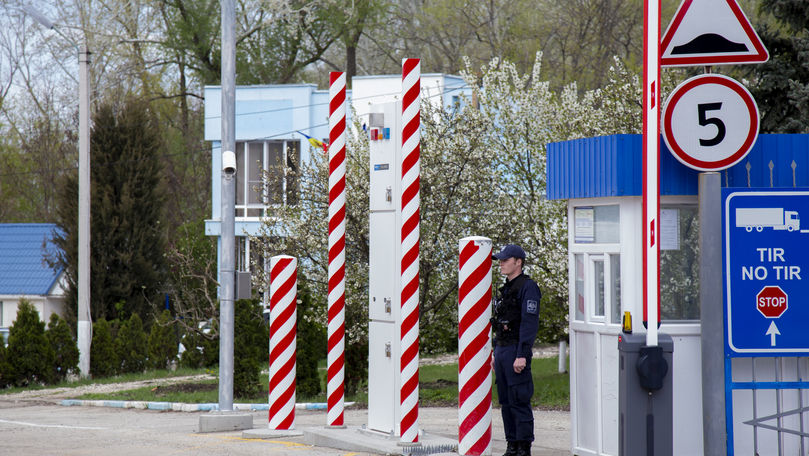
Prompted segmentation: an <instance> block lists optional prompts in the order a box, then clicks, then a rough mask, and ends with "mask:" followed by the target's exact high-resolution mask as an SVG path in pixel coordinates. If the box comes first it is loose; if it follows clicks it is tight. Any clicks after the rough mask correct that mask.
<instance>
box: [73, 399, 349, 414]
mask: <svg viewBox="0 0 809 456" xmlns="http://www.w3.org/2000/svg"><path fill="white" fill-rule="evenodd" d="M353 404H354V403H353V402H346V403H345V405H346V406H348V405H353ZM60 405H62V406H64V407H76V406H78V407H111V408H124V409H138V410H160V411H172V412H217V411H219V404H212V403H206V404H186V403H183V402H147V401H104V400H83V399H65V400H63V401H62V402H61V403H60ZM326 408H327V405H326V403H324V402H303V403H298V404H295V409H296V410H326ZM269 409H270V406H269V404H233V410H234V411H242V412H256V411H265V410H269Z"/></svg>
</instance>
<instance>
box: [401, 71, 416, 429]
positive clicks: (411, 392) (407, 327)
mask: <svg viewBox="0 0 809 456" xmlns="http://www.w3.org/2000/svg"><path fill="white" fill-rule="evenodd" d="M420 95H421V63H420V60H419V59H404V60H403V61H402V233H401V236H402V237H401V240H402V265H401V279H402V282H401V285H402V295H401V299H402V300H401V328H400V329H401V332H400V334H401V358H400V369H401V381H402V386H401V390H400V401H401V402H400V404H401V419H400V422H399V425H400V431H401V442H402V443H417V442H418V441H419V428H418V417H419V205H420V201H419V174H420V170H419V156H420V150H419V147H420V139H421V138H420V131H419V126H420V124H421V119H420V100H421V97H420Z"/></svg>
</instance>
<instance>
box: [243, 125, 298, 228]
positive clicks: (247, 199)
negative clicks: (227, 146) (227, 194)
mask: <svg viewBox="0 0 809 456" xmlns="http://www.w3.org/2000/svg"><path fill="white" fill-rule="evenodd" d="M298 144H299V142H298V141H292V140H290V141H251V142H237V143H236V217H261V216H263V215H265V214H264V211H265V209H266V207H267V206H268V205H289V206H294V205H296V204H298V195H299V193H300V176H299V169H300V153H299V151H298V149H299V145H298ZM265 173H266V176H267V182H262V180H263V178H264V174H265Z"/></svg>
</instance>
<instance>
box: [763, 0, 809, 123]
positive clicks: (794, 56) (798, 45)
mask: <svg viewBox="0 0 809 456" xmlns="http://www.w3.org/2000/svg"><path fill="white" fill-rule="evenodd" d="M759 11H760V13H761V14H762V15H763V16H764V18H765V19H766V18H768V17H771V18H773V19H774V20H773V21H771V22H766V21H763V24H762V25H761V26H759V27H757V28H758V31H759V34H760V36H761V38H762V40H763V41H764V45H765V46H766V47H767V50H768V51H769V53H770V60H769V61H768V62H766V63H763V64H760V65H753V69H752V73H753V76H754V77H753V80H754V85H753V87H752V88H751V89H752V90H751V92H752V93H753V96H754V97H755V99H756V103H757V104H758V107H759V111H760V112H761V132H762V133H807V132H809V3H807V2H806V1H804V0H762V1H761V4H760V6H759Z"/></svg>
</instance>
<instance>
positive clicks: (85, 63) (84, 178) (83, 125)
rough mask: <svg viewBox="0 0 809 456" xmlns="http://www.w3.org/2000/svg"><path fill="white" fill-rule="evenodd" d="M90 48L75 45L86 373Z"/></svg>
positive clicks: (86, 361) (85, 363) (89, 335)
mask: <svg viewBox="0 0 809 456" xmlns="http://www.w3.org/2000/svg"><path fill="white" fill-rule="evenodd" d="M89 66H90V52H89V51H88V50H87V46H79V258H78V269H79V270H78V282H79V283H78V285H79V301H78V326H77V339H78V341H77V342H78V348H79V372H80V375H81V377H83V378H86V377H88V376H89V375H90V343H91V341H92V339H93V321H92V318H91V317H90V87H89V86H90V80H89V79H90V78H89Z"/></svg>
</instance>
